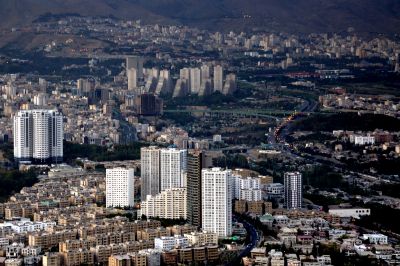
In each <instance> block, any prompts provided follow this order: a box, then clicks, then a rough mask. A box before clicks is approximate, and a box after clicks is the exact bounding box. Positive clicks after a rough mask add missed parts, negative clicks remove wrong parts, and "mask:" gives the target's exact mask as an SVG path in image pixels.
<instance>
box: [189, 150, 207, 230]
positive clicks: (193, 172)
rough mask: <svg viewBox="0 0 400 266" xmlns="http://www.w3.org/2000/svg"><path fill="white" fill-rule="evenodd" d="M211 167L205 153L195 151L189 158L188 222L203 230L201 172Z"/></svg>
mask: <svg viewBox="0 0 400 266" xmlns="http://www.w3.org/2000/svg"><path fill="white" fill-rule="evenodd" d="M209 166H211V163H208V162H207V160H206V156H205V153H204V152H201V151H194V152H190V153H189V154H188V158H187V192H188V195H189V197H188V199H187V215H186V216H187V221H188V223H190V224H192V225H195V226H197V227H199V228H201V170H202V169H203V168H207V167H209Z"/></svg>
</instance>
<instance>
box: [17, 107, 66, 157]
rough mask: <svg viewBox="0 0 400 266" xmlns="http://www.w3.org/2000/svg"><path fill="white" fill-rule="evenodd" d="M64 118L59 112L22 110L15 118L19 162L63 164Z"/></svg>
mask: <svg viewBox="0 0 400 266" xmlns="http://www.w3.org/2000/svg"><path fill="white" fill-rule="evenodd" d="M63 139H64V133H63V116H62V114H61V113H60V112H58V111H57V110H22V111H19V112H18V113H17V114H16V115H15V117H14V157H15V159H16V160H17V161H31V162H32V161H33V162H37V163H48V162H62V159H63Z"/></svg>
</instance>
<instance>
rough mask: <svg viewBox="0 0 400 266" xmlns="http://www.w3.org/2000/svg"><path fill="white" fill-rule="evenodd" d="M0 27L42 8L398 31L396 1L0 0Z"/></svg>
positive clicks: (272, 26)
mask: <svg viewBox="0 0 400 266" xmlns="http://www.w3.org/2000/svg"><path fill="white" fill-rule="evenodd" d="M0 6H1V7H2V8H1V9H0V17H1V18H2V19H1V21H0V26H2V27H5V26H6V27H9V26H12V25H23V24H24V23H29V22H31V21H32V20H34V19H35V18H37V17H39V16H40V15H43V14H45V13H52V14H60V13H76V14H80V15H83V16H86V15H90V16H115V17H118V18H123V19H142V20H144V21H145V22H146V23H182V24H188V25H191V26H199V27H204V28H208V29H215V30H231V29H236V30H240V29H246V28H247V29H248V28H254V27H256V28H259V29H266V30H277V31H287V32H306V33H307V32H328V31H336V32H337V31H343V30H346V29H347V28H348V27H354V28H355V30H356V31H359V32H379V33H392V34H393V33H400V1H399V0H12V1H11V0H0Z"/></svg>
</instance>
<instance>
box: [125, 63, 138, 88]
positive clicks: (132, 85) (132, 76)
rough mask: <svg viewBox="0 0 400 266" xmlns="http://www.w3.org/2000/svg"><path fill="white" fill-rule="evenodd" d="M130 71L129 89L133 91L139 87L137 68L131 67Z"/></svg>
mask: <svg viewBox="0 0 400 266" xmlns="http://www.w3.org/2000/svg"><path fill="white" fill-rule="evenodd" d="M127 71H128V90H130V91H132V90H134V89H136V88H137V70H136V68H130V69H128V70H127Z"/></svg>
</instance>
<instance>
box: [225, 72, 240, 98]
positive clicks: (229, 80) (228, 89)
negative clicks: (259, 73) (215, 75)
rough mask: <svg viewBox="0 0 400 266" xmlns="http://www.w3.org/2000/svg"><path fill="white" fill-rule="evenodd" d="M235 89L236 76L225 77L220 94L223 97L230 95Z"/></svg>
mask: <svg viewBox="0 0 400 266" xmlns="http://www.w3.org/2000/svg"><path fill="white" fill-rule="evenodd" d="M236 88H237V85H236V75H235V74H229V75H226V81H225V84H224V89H223V92H222V93H223V94H225V95H228V94H232V93H234V92H235V91H236Z"/></svg>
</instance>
